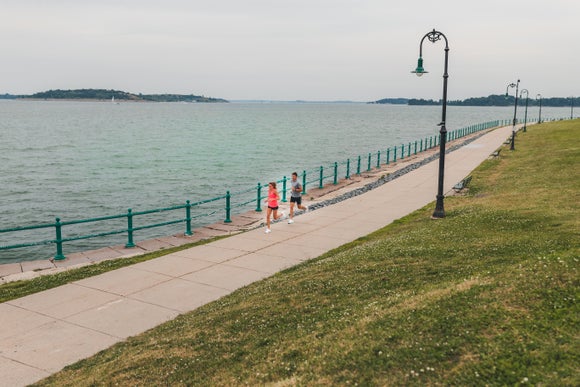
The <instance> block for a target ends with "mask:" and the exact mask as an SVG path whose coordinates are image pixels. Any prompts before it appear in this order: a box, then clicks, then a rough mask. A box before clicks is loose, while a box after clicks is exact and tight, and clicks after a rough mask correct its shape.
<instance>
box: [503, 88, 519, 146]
mask: <svg viewBox="0 0 580 387" xmlns="http://www.w3.org/2000/svg"><path fill="white" fill-rule="evenodd" d="M519 86H520V80H519V79H518V82H517V83H510V84H509V85H507V87H506V89H505V96H506V97H507V96H508V89H509V88H510V87H515V88H516V101H515V103H514V120H513V122H512V143H511V145H510V150H514V149H515V143H516V122H517V119H516V114H517V112H518V88H519Z"/></svg>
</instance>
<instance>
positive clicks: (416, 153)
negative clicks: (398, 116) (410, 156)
mask: <svg viewBox="0 0 580 387" xmlns="http://www.w3.org/2000/svg"><path fill="white" fill-rule="evenodd" d="M415 154H417V140H415Z"/></svg>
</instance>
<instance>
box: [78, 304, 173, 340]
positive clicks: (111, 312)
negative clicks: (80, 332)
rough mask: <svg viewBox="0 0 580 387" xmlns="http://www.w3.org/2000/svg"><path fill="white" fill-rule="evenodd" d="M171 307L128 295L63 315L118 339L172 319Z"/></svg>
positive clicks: (83, 325)
mask: <svg viewBox="0 0 580 387" xmlns="http://www.w3.org/2000/svg"><path fill="white" fill-rule="evenodd" d="M178 314H179V313H178V312H176V311H175V310H171V309H168V308H163V307H160V306H158V305H152V304H149V303H145V302H142V301H137V300H131V299H128V298H117V299H115V300H113V301H110V302H108V303H106V304H104V305H101V306H100V307H98V308H95V309H91V310H87V311H84V312H82V313H78V314H75V315H74V316H71V317H68V318H66V321H67V322H70V323H72V324H75V325H78V326H82V327H85V328H89V329H92V330H94V331H97V332H101V333H105V334H107V335H110V336H114V337H116V338H119V339H125V338H127V337H129V336H133V335H137V334H139V333H142V332H144V331H146V330H148V329H151V328H153V327H155V326H157V325H159V324H162V323H164V322H166V321H169V320H171V319H174V318H175V317H177V315H178Z"/></svg>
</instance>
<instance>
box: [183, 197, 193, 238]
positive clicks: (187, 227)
mask: <svg viewBox="0 0 580 387" xmlns="http://www.w3.org/2000/svg"><path fill="white" fill-rule="evenodd" d="M185 235H193V233H192V232H191V204H190V202H189V200H187V201H186V202H185Z"/></svg>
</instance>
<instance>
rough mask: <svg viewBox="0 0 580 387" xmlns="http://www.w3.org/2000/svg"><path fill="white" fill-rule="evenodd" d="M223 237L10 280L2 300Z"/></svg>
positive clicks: (0, 294) (1, 290)
mask: <svg viewBox="0 0 580 387" xmlns="http://www.w3.org/2000/svg"><path fill="white" fill-rule="evenodd" d="M221 238H223V237H216V238H212V239H208V240H203V241H199V242H194V243H188V244H185V245H181V246H176V247H170V248H167V249H163V250H159V251H154V252H151V253H147V254H143V255H138V256H135V257H131V258H119V259H112V260H108V261H103V262H99V263H95V264H92V265H88V266H84V267H80V268H76V269H70V270H67V271H63V272H60V273H56V274H47V275H41V276H40V277H36V278H33V279H30V280H22V281H14V282H8V283H6V284H2V285H0V302H6V301H10V300H13V299H16V298H20V297H24V296H27V295H29V294H33V293H38V292H42V291H44V290H48V289H52V288H55V287H57V286H61V285H65V284H68V283H70V282H74V281H78V280H81V279H83V278H88V277H93V276H95V275H99V274H102V273H106V272H108V271H111V270H116V269H120V268H122V267H125V266H130V265H134V264H136V263H139V262H144V261H148V260H150V259H154V258H159V257H161V256H163V255H167V254H171V253H174V252H176V251H181V250H185V249H188V248H191V247H193V246H197V245H203V244H206V243H210V242H212V241H215V240H217V239H221Z"/></svg>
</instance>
